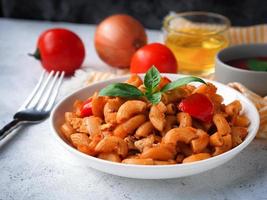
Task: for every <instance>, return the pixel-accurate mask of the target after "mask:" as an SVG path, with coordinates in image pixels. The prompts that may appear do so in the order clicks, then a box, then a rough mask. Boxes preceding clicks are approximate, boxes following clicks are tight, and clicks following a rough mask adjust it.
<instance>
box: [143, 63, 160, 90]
mask: <svg viewBox="0 0 267 200" xmlns="http://www.w3.org/2000/svg"><path fill="white" fill-rule="evenodd" d="M159 82H160V73H159V71H158V69H157V68H156V67H155V66H152V67H151V68H150V69H149V70H148V71H147V73H146V75H145V78H144V85H145V87H146V88H147V90H148V91H150V92H152V90H153V89H154V88H156V87H157V86H158V85H159Z"/></svg>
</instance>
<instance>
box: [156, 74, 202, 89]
mask: <svg viewBox="0 0 267 200" xmlns="http://www.w3.org/2000/svg"><path fill="white" fill-rule="evenodd" d="M190 82H201V83H205V84H206V82H205V81H203V80H202V79H201V78H197V77H194V76H189V77H184V78H180V79H178V80H176V81H173V82H170V83H168V84H167V85H165V86H164V87H163V88H162V89H161V92H166V91H168V90H173V89H175V88H177V87H180V86H183V85H186V84H187V83H190Z"/></svg>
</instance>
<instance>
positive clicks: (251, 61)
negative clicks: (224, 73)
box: [225, 56, 267, 72]
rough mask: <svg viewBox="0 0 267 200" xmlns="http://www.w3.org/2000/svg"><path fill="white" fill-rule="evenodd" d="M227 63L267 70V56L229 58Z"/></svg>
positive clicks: (240, 67) (236, 66)
mask: <svg viewBox="0 0 267 200" xmlns="http://www.w3.org/2000/svg"><path fill="white" fill-rule="evenodd" d="M225 63H226V64H228V65H230V66H232V67H235V68H239V69H244V70H252V71H266V72H267V56H262V57H253V58H240V59H234V60H229V61H227V62H225Z"/></svg>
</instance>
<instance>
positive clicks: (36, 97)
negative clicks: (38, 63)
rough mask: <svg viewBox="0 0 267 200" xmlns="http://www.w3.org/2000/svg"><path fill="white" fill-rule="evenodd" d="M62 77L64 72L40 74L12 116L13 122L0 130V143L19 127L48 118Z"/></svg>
mask: <svg viewBox="0 0 267 200" xmlns="http://www.w3.org/2000/svg"><path fill="white" fill-rule="evenodd" d="M63 77H64V72H56V73H55V72H54V71H51V72H50V73H49V74H47V73H45V72H43V73H42V75H41V78H40V79H39V81H38V83H37V85H36V86H35V88H34V89H33V91H32V93H31V94H30V96H28V98H27V99H26V100H25V102H24V103H23V104H22V106H21V107H20V108H19V110H18V111H17V113H15V115H14V116H13V120H12V121H11V122H10V123H8V124H7V125H5V126H4V127H3V128H2V129H1V130H0V141H1V140H2V139H3V138H5V137H6V136H7V135H8V134H9V133H11V132H12V130H14V129H15V128H17V127H18V126H19V125H21V124H25V123H38V122H41V121H42V120H44V119H46V118H47V117H48V116H49V114H50V111H51V109H52V107H53V104H54V102H55V100H56V97H57V94H58V91H59V88H60V85H61V82H62V79H63Z"/></svg>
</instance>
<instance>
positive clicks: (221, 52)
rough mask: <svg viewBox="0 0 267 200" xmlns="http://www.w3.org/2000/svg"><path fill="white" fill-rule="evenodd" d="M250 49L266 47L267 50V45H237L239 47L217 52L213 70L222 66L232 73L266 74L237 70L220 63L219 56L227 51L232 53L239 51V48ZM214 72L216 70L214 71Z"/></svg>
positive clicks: (263, 72) (222, 62) (264, 72)
mask: <svg viewBox="0 0 267 200" xmlns="http://www.w3.org/2000/svg"><path fill="white" fill-rule="evenodd" d="M252 47H255V48H257V47H266V49H267V44H239V45H235V46H231V47H227V48H225V49H223V50H221V51H219V52H218V53H217V54H216V57H215V68H218V64H219V65H220V66H223V67H224V68H226V69H229V70H232V71H236V72H238V73H250V74H255V75H256V74H265V75H266V74H267V71H254V70H246V69H239V68H236V67H233V66H231V65H228V64H226V63H225V62H224V61H222V59H221V56H222V54H224V53H225V52H227V51H234V50H235V49H239V48H252ZM237 51H238V50H237ZM215 71H216V69H215Z"/></svg>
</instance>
